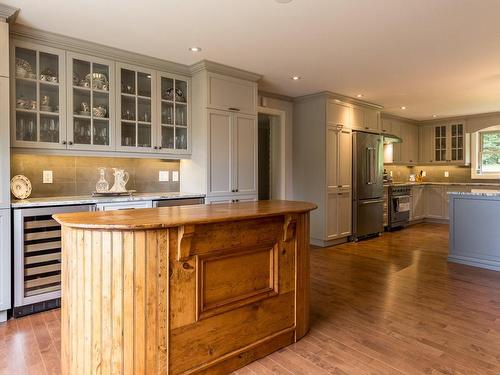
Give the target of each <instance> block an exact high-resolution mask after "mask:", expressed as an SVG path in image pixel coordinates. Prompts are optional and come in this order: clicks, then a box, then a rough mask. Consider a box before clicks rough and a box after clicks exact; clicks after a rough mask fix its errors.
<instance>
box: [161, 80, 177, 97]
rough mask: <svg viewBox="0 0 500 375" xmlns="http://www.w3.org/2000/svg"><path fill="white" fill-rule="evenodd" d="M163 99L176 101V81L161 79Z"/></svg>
mask: <svg viewBox="0 0 500 375" xmlns="http://www.w3.org/2000/svg"><path fill="white" fill-rule="evenodd" d="M161 99H162V100H170V101H173V100H174V80H173V79H171V78H165V77H161Z"/></svg>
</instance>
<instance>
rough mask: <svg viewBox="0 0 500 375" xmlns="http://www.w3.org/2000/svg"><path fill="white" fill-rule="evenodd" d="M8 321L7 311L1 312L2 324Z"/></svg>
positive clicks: (0, 320) (0, 319)
mask: <svg viewBox="0 0 500 375" xmlns="http://www.w3.org/2000/svg"><path fill="white" fill-rule="evenodd" d="M6 321H7V310H3V311H0V322H6Z"/></svg>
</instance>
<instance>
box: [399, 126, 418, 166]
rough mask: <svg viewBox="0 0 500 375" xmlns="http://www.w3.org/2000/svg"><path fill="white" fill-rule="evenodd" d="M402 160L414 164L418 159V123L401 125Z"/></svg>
mask: <svg viewBox="0 0 500 375" xmlns="http://www.w3.org/2000/svg"><path fill="white" fill-rule="evenodd" d="M401 138H402V139H403V144H402V146H401V151H400V152H401V160H400V161H401V162H402V163H407V164H414V163H416V162H417V161H418V128H417V126H416V125H412V124H403V125H401Z"/></svg>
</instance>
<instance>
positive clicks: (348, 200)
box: [337, 189, 352, 237]
mask: <svg viewBox="0 0 500 375" xmlns="http://www.w3.org/2000/svg"><path fill="white" fill-rule="evenodd" d="M337 215H338V223H339V230H338V232H339V237H346V236H350V235H351V226H352V196H351V190H350V189H349V190H343V191H340V192H339V193H338V210H337Z"/></svg>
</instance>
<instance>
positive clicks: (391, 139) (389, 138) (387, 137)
mask: <svg viewBox="0 0 500 375" xmlns="http://www.w3.org/2000/svg"><path fill="white" fill-rule="evenodd" d="M383 137H384V145H388V144H391V143H403V140H402V139H401V138H400V137H398V136H397V135H394V134H384V135H383Z"/></svg>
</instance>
